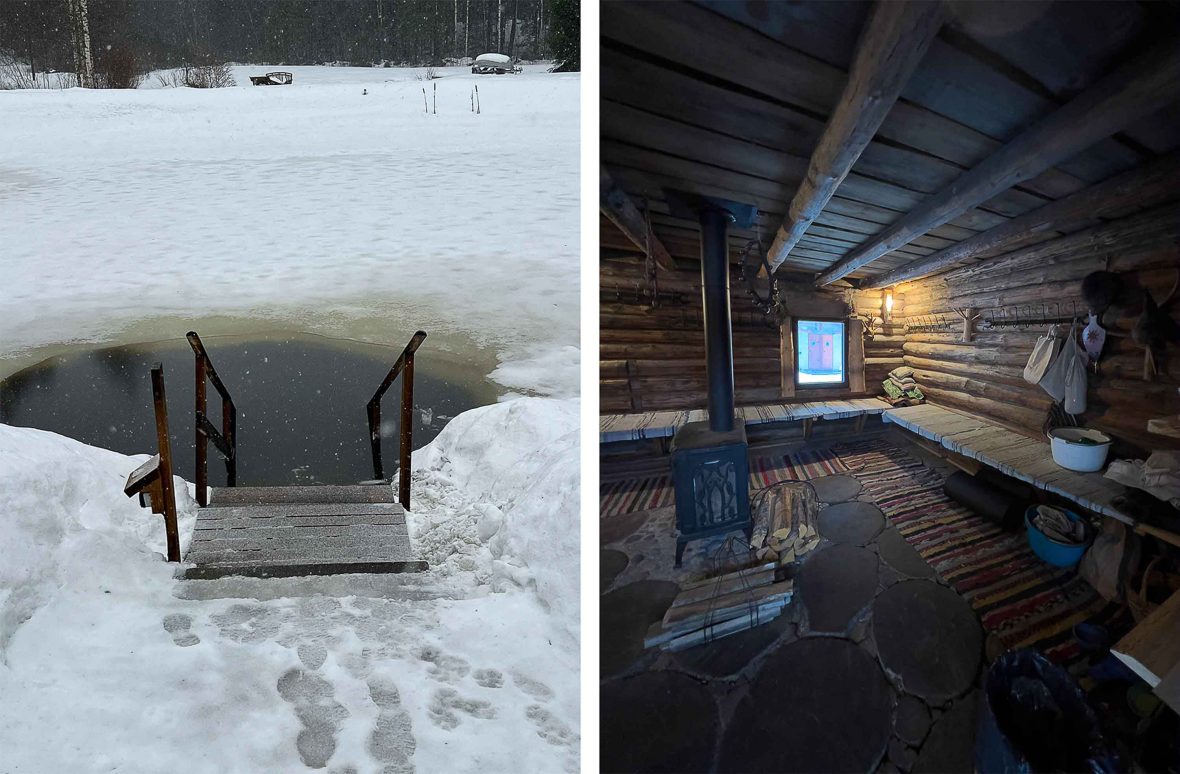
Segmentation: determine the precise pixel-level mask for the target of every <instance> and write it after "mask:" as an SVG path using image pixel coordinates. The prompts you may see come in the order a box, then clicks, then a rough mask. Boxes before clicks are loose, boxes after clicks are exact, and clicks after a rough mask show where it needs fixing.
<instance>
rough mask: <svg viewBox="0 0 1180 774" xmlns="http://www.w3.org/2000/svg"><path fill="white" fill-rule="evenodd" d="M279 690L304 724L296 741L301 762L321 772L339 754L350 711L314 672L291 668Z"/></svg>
mask: <svg viewBox="0 0 1180 774" xmlns="http://www.w3.org/2000/svg"><path fill="white" fill-rule="evenodd" d="M277 688H278V691H279V695H280V696H282V697H283V699H284V700H285V701H286V702H287V703H288V704H290V705H292V706H293V707H294V708H295V715H296V717H298V718H299V721H300V722H301V723H302V724H303V730H302V731H300V732H299V736H298V737H296V739H295V748H296V750H298V752H299V758H300V760H302V761H303V763H304V765H306V766H308V767H309V768H312V769H322V768H323V767H324V766H326V765H328V760H329V759H330V758H331V757H332V754H333V753H334V752H336V735H337V734H338V733H339V732H340V724H341V723H342V722H343V721H344V719H345V718H347V717H348V710H346V709H345V708H344V707H343V706H342V705H341V704H340V703H339V702H337V701H336V699H335V698H334V697H333V695H332V684H331V683H329V682H328V681H327V680H325V679H324V678H322V677H320V676H319V675H317V674H315V673H314V672H307V671H304V670H302V669H290V670H288V671H287V672H285V673H283V676H282V677H280V678H279V682H278V686H277Z"/></svg>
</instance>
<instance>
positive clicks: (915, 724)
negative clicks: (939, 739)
mask: <svg viewBox="0 0 1180 774" xmlns="http://www.w3.org/2000/svg"><path fill="white" fill-rule="evenodd" d="M929 730H930V708H929V707H927V706H926V703H925V702H923V701H922V700H921V699H919V698H917V697H915V696H902V697H901V698H900V699H898V700H897V715H896V717H895V719H894V721H893V732H894V733H895V734H897V736H898V737H899V738H901V739H903V740H905V741H906V742H908V743H909V744H912V745H914V746H915V747H916V746H918V745H920V744H922V740H923V739H925V738H926V733H927V732H928V731H929Z"/></svg>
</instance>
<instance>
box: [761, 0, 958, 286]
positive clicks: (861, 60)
mask: <svg viewBox="0 0 1180 774" xmlns="http://www.w3.org/2000/svg"><path fill="white" fill-rule="evenodd" d="M944 18H945V16H944V8H943V6H942V4H941V3H939V2H908V3H890V2H883V1H882V0H878V2H877V4H876V5H875V6H874V7H873V11H872V13H871V14H870V15H869V18H868V20H867V21H866V22H865V29H864V32H863V33H862V34H861V38H860V41H859V43H858V44H857V50H856V55H855V56H854V58H853V60H852V67H851V70H850V71H849V74H848V82H847V84H846V85H845V87H844V91H843V93H842V94H841V96H840V101H839V102H838V103H837V104H836V108H835V110H833V111H832V113H831V116H830V118H829V119H828V123H827V126H825V127H824V133H823V135H822V136H821V137H820V140H819V145H818V146H816V149H815V151H814V152H813V153H812V154H811V161H810V164H809V165H808V168H807V175H806V177H805V178H804V179H803V183H802V184H801V185H800V186H799V189H798V190H797V191H796V192H795V196H794V197H793V198H792V199H791V203H790V205H789V206H788V209H787V217H786V219H785V221H784V222H783V225H782V226H780V227H779V230H778V232H777V234H776V235H775V238H774V242H773V243H772V244H771V246H770V250H769V252H768V254H767V262H768V263H769V264H770V269H771V271H774V270H775V269H777V268H778V267H779V266H781V265H782V263H783V261H785V260H786V258H787V255H788V254H789V253H790V252H791V248H793V247H794V246H795V244H796V243H798V241H799V239H800V237H802V236H803V234H804V232H806V231H807V229H808V228H809V227H810V226H811V224H812V222H813V221H814V220H815V217H816V216H817V215H819V213H821V212H822V211H823V209H824V207H825V206H826V205H827V203H828V200H829V199H831V198H832V196H833V195H834V194H835V193H836V189H837V188H838V187H839V186H840V184H841V183H842V182H843V181H844V178H846V177H847V176H848V173H849V172H851V171H852V166H853V164H855V163H856V161H857V159H859V158H860V154H861V152H862V151H864V149H865V147H866V146H868V144H869V141H871V140H872V139H873V136H874V135H875V134H876V133H877V127H879V126H880V125H881V122H882V121H884V120H885V115H886V114H887V113H888V112H889V109H890V108H891V107H892V106H893V103H894V102H895V101H896V100H897V96H898V94H900V93H901V90H902V88H903V87H904V86H905V84H906V81H907V80H909V77H910V75H911V74H912V73H913V72H914V69H915V68H916V67H917V66H918V62H919V61H921V59H922V57H923V55H925V53H926V49H927V48H929V46H930V43H931V41H933V40H934V36H935V35H937V34H938V30H939V28H940V27H941V26H942V22H943V19H944Z"/></svg>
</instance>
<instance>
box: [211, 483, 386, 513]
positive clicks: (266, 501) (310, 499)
mask: <svg viewBox="0 0 1180 774" xmlns="http://www.w3.org/2000/svg"><path fill="white" fill-rule="evenodd" d="M393 502H397V497H396V495H395V493H394V491H393V487H391V486H390V485H389V484H388V483H384V482H383V483H379V484H353V485H351V486H231V487H215V488H213V490H212V492H211V494H210V496H209V506H210V507H212V508H220V507H222V506H226V505H272V504H276V503H393Z"/></svg>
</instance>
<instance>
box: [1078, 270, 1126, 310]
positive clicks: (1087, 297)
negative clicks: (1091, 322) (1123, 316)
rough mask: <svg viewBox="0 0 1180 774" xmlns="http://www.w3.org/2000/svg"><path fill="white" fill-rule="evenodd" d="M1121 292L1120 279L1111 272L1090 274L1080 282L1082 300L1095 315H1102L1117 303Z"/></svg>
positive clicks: (1121, 282)
mask: <svg viewBox="0 0 1180 774" xmlns="http://www.w3.org/2000/svg"><path fill="white" fill-rule="evenodd" d="M1122 292H1123V280H1122V277H1120V276H1119V275H1117V274H1115V273H1114V272H1111V271H1096V272H1092V273H1090V274H1087V275H1086V278H1085V279H1083V280H1082V299H1083V300H1084V301H1085V302H1086V306H1087V307H1089V309H1090V311H1091V312H1094V313H1095V314H1102V313H1103V312H1105V311H1106V308H1107V307H1109V306H1111V305H1112V304H1115V303H1117V302H1118V299H1119V296H1120V295H1122Z"/></svg>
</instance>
